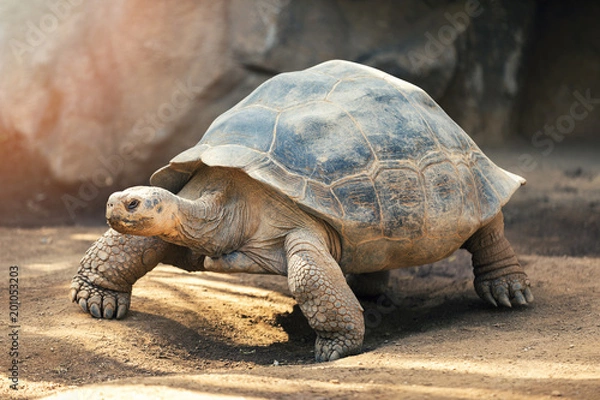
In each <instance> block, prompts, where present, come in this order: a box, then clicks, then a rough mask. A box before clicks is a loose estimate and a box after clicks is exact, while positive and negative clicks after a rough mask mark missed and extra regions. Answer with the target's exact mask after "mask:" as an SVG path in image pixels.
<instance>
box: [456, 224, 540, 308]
mask: <svg viewBox="0 0 600 400" xmlns="http://www.w3.org/2000/svg"><path fill="white" fill-rule="evenodd" d="M462 247H463V248H465V249H467V250H468V251H469V252H471V254H472V255H473V258H472V260H473V271H474V273H475V282H474V284H475V291H476V292H477V294H478V295H479V297H481V298H482V299H483V300H486V301H488V302H489V303H491V304H493V305H494V306H497V305H498V303H500V304H501V305H503V306H505V307H511V306H512V304H511V303H514V304H517V305H526V304H528V303H531V302H532V301H533V294H532V293H531V289H530V282H529V279H528V278H527V274H525V271H524V270H523V267H522V266H521V264H519V261H518V260H517V256H516V255H515V252H514V251H513V249H512V247H511V245H510V243H509V242H508V240H506V238H505V237H504V216H503V215H502V212H500V213H499V214H498V216H497V217H496V218H494V219H493V220H492V221H491V222H490V223H489V224H487V225H486V226H484V227H482V228H481V229H479V230H478V231H477V232H475V234H474V235H473V236H471V237H470V238H469V240H467V241H466V242H465V244H464V245H463V246H462Z"/></svg>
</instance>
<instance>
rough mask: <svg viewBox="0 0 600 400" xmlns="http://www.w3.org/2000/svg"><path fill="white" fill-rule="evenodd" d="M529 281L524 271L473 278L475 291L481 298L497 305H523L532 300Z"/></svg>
mask: <svg viewBox="0 0 600 400" xmlns="http://www.w3.org/2000/svg"><path fill="white" fill-rule="evenodd" d="M530 286H531V284H530V282H529V279H527V275H525V274H524V273H515V274H509V275H504V276H501V277H499V278H496V279H479V278H475V291H476V292H477V294H478V295H479V297H481V298H482V299H483V300H485V301H487V302H489V303H491V304H493V305H494V306H496V307H497V306H498V303H499V304H501V305H503V306H505V307H512V306H513V305H520V306H524V305H527V304H529V303H531V302H532V301H533V293H531V289H530Z"/></svg>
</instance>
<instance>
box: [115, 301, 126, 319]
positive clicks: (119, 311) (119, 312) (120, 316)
mask: <svg viewBox="0 0 600 400" xmlns="http://www.w3.org/2000/svg"><path fill="white" fill-rule="evenodd" d="M125 314H127V306H126V305H125V304H121V305H120V306H119V308H117V317H116V318H117V319H123V318H125Z"/></svg>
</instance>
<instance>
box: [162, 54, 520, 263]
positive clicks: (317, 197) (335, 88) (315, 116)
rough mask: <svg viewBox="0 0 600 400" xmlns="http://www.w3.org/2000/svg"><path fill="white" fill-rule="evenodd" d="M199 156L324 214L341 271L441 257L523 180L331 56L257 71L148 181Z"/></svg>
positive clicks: (431, 109) (193, 165) (435, 110)
mask: <svg viewBox="0 0 600 400" xmlns="http://www.w3.org/2000/svg"><path fill="white" fill-rule="evenodd" d="M202 163H203V164H206V165H209V166H223V167H232V168H240V169H242V170H243V171H245V172H246V173H247V174H248V175H249V176H251V177H252V178H254V179H256V180H257V181H260V182H262V183H263V184H266V185H268V186H270V187H272V188H274V189H275V190H277V191H278V192H280V193H282V194H283V195H285V196H287V197H289V198H290V199H292V200H293V201H295V202H296V203H297V204H298V205H299V206H300V207H301V208H302V209H304V210H305V211H306V212H309V213H311V214H313V215H315V216H317V217H319V218H321V219H322V220H324V221H326V222H327V223H329V224H330V225H331V226H332V227H333V228H335V229H336V230H337V231H338V232H339V234H340V237H341V240H342V249H343V252H342V253H343V254H342V259H341V261H340V265H342V267H343V268H344V271H345V272H370V271H376V270H381V269H387V268H398V267H404V266H412V265H419V264H423V263H428V262H433V261H436V260H438V259H441V258H444V257H446V256H448V255H450V254H451V253H452V252H453V251H454V250H456V249H457V248H459V247H460V246H461V245H462V244H463V243H464V242H465V241H466V240H467V239H468V238H469V237H470V236H471V235H472V234H473V233H474V232H475V231H476V230H477V229H479V228H480V227H481V226H483V225H484V224H486V223H487V222H488V221H490V220H491V219H492V218H494V217H495V216H496V215H497V214H498V213H499V212H500V209H501V207H502V206H503V205H504V204H505V203H506V202H507V201H508V199H509V198H510V197H511V195H512V194H513V193H514V191H515V190H516V189H517V188H518V187H519V186H521V185H522V184H524V183H525V180H524V179H523V178H521V177H519V176H517V175H514V174H511V173H509V172H507V171H504V170H503V169H501V168H499V167H498V166H496V165H495V164H494V163H493V162H492V161H491V160H490V159H489V158H488V157H486V156H485V155H484V154H483V153H482V151H481V150H480V149H479V148H478V147H477V145H476V144H475V143H474V142H473V140H472V139H471V138H470V137H469V136H468V135H467V134H466V133H465V132H464V131H463V130H462V129H461V128H460V127H459V126H458V125H457V124H456V123H455V122H454V121H453V120H452V119H451V118H450V117H449V116H448V115H447V114H446V113H445V112H444V111H443V110H442V109H441V108H440V107H439V106H438V105H437V104H436V103H435V102H434V101H433V99H432V98H431V97H429V95H427V93H425V92H424V91H423V90H422V89H420V88H418V87H416V86H414V85H412V84H410V83H408V82H405V81H403V80H401V79H398V78H395V77H393V76H391V75H388V74H386V73H384V72H382V71H379V70H376V69H374V68H371V67H367V66H363V65H360V64H356V63H352V62H348V61H339V60H334V61H328V62H325V63H322V64H319V65H317V66H314V67H312V68H309V69H306V70H304V71H298V72H290V73H283V74H280V75H277V76H275V77H273V78H271V79H269V80H268V81H266V82H264V83H263V84H262V85H261V86H259V87H258V88H257V89H256V90H255V91H254V92H252V93H251V94H250V95H248V96H247V97H246V98H245V99H243V100H242V101H241V102H240V103H238V104H237V105H236V106H234V107H233V108H232V109H230V110H229V111H227V112H225V113H224V114H222V115H221V116H219V117H218V118H217V119H216V120H215V121H214V122H213V124H212V125H211V126H210V127H209V128H208V130H207V131H206V133H205V134H204V136H203V137H202V140H200V142H199V143H198V144H197V145H196V146H194V147H193V148H191V149H188V150H186V151H184V152H183V153H181V154H179V155H178V156H176V157H175V158H173V159H172V160H171V162H170V164H169V165H168V166H166V167H163V168H162V169H160V170H158V171H157V172H156V173H155V174H154V175H153V176H152V178H151V183H152V184H153V185H157V186H161V187H164V188H166V189H168V190H171V191H173V192H177V191H179V190H180V189H181V188H182V187H183V186H184V185H185V183H186V182H187V181H188V180H189V179H190V177H191V176H192V174H193V173H194V172H195V171H196V170H197V169H198V167H199V166H200V165H201V164H202Z"/></svg>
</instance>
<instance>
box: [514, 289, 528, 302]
mask: <svg viewBox="0 0 600 400" xmlns="http://www.w3.org/2000/svg"><path fill="white" fill-rule="evenodd" d="M515 303H516V304H518V305H520V306H526V305H527V300H525V297H523V293H521V291H520V290H517V291H516V292H515Z"/></svg>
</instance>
